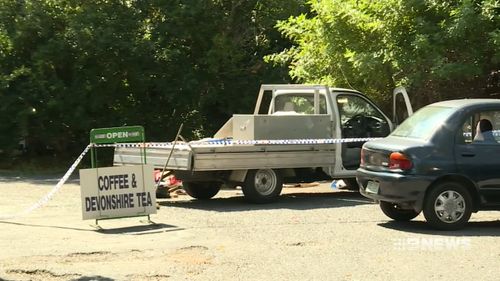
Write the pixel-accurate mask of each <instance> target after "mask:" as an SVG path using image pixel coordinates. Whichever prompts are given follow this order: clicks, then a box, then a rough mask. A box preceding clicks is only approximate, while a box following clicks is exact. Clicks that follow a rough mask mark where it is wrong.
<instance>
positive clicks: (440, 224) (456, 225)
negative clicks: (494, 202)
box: [424, 182, 472, 230]
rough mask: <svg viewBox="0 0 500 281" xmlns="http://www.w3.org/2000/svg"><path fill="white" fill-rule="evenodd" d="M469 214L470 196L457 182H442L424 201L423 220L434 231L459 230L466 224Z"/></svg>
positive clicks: (470, 211)
mask: <svg viewBox="0 0 500 281" xmlns="http://www.w3.org/2000/svg"><path fill="white" fill-rule="evenodd" d="M471 214H472V197H471V194H470V192H469V191H468V190H467V188H465V187H464V186H463V185H462V184H460V183H457V182H442V183H440V184H438V185H436V186H435V187H434V188H432V189H431V190H430V191H429V193H428V194H427V196H426V198H425V201H424V216H425V219H426V220H427V223H428V224H429V225H430V226H431V227H433V228H435V229H439V230H457V229H461V228H463V227H464V226H465V225H466V224H467V222H468V221H469V218H470V216H471Z"/></svg>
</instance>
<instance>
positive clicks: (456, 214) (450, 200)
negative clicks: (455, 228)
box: [434, 190, 465, 223]
mask: <svg viewBox="0 0 500 281" xmlns="http://www.w3.org/2000/svg"><path fill="white" fill-rule="evenodd" d="M434 211H435V212H436V215H437V216H438V218H439V219H440V220H441V221H443V222H445V223H455V222H457V221H459V220H460V219H461V218H462V217H463V215H464V212H465V200H464V198H463V197H462V195H460V193H458V192H456V191H453V190H447V191H444V192H442V193H441V194H439V196H438V197H437V198H436V201H435V202H434Z"/></svg>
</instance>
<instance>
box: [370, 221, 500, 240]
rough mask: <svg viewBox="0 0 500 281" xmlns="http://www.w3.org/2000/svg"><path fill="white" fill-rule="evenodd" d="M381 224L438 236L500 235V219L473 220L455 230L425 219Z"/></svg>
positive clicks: (391, 227) (400, 229)
mask: <svg viewBox="0 0 500 281" xmlns="http://www.w3.org/2000/svg"><path fill="white" fill-rule="evenodd" d="M378 225H379V226H382V227H385V228H389V229H393V230H398V231H403V232H411V233H418V234H427V235H438V236H493V237H498V236H500V220H496V221H472V222H469V223H468V224H467V226H466V227H465V228H464V229H461V230H455V231H440V230H434V229H432V228H430V227H429V226H428V225H427V223H426V222H425V221H409V222H395V221H388V222H383V223H379V224H378Z"/></svg>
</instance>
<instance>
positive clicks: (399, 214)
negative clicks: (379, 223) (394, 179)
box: [380, 201, 420, 221]
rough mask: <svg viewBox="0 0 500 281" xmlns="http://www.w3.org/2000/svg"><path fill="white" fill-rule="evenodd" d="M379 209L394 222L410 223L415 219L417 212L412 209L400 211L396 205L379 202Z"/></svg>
mask: <svg viewBox="0 0 500 281" xmlns="http://www.w3.org/2000/svg"><path fill="white" fill-rule="evenodd" d="M380 209H382V212H384V214H385V215H386V216H388V217H389V218H391V219H393V220H395V221H411V220H412V219H414V218H416V217H417V216H418V214H420V213H419V212H416V211H415V210H412V209H401V208H399V206H398V204H395V203H391V202H385V201H380Z"/></svg>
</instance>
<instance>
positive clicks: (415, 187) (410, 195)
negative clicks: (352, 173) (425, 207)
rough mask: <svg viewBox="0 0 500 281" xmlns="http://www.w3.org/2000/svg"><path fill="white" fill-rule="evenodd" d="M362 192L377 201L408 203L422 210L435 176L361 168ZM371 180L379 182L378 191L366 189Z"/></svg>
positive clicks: (360, 184) (359, 181)
mask: <svg viewBox="0 0 500 281" xmlns="http://www.w3.org/2000/svg"><path fill="white" fill-rule="evenodd" d="M356 179H357V181H358V184H359V191H360V193H361V194H362V195H363V196H365V197H368V198H371V199H373V200H377V201H387V202H392V203H399V204H407V205H411V206H413V208H414V209H416V210H418V211H420V210H421V209H422V202H423V200H424V196H425V191H426V190H427V188H428V187H429V185H430V184H431V182H432V181H433V178H430V177H425V176H412V175H402V174H398V173H390V172H373V171H368V170H365V169H363V168H359V169H358V170H357V173H356ZM369 181H374V182H377V183H378V184H379V185H378V186H379V188H378V192H377V193H372V192H368V191H367V190H366V187H367V184H368V182H369Z"/></svg>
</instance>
